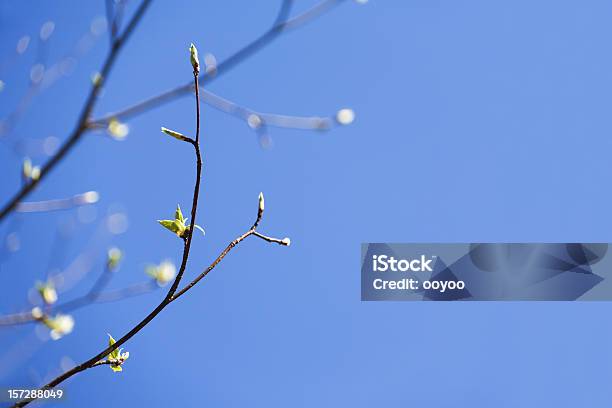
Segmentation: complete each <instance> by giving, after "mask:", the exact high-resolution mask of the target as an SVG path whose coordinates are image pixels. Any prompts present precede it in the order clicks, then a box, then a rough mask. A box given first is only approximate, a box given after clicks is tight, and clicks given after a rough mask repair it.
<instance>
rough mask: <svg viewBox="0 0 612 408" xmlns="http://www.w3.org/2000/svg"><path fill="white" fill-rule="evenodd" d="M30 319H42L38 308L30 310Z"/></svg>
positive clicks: (40, 310)
mask: <svg viewBox="0 0 612 408" xmlns="http://www.w3.org/2000/svg"><path fill="white" fill-rule="evenodd" d="M32 317H33V318H34V319H36V320H38V319H42V317H43V312H42V309H41V308H40V307H38V306H36V307H35V308H33V309H32Z"/></svg>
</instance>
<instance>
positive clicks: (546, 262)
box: [361, 243, 612, 301]
mask: <svg viewBox="0 0 612 408" xmlns="http://www.w3.org/2000/svg"><path fill="white" fill-rule="evenodd" d="M608 245H609V244H607V243H549V244H546V243H461V244H416V243H412V244H384V243H369V244H362V248H361V299H362V300H367V301H373V300H374V301H385V300H391V301H398V300H399V301H415V300H428V301H432V300H438V301H440V300H445V301H449V300H455V301H457V300H463V301H474V300H476V301H479V300H612V279H610V278H611V277H612V257H608V256H606V254H607V252H608Z"/></svg>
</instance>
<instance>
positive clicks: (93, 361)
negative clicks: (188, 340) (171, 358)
mask: <svg viewBox="0 0 612 408" xmlns="http://www.w3.org/2000/svg"><path fill="white" fill-rule="evenodd" d="M198 73H199V72H198V69H197V68H196V66H194V75H193V77H194V86H195V89H196V92H195V99H196V136H195V139H194V140H188V143H190V144H192V145H193V147H194V150H195V154H196V182H195V187H194V192H193V200H192V206H191V223H190V227H189V231H188V233H187V236H186V237H185V238H184V248H183V259H182V262H181V266H180V268H179V272H178V274H177V275H176V278H175V279H174V282H173V283H172V286H171V287H170V289H169V290H168V292H167V293H166V296H165V297H164V299H163V300H162V301H161V302H160V303H159V305H157V307H156V308H155V309H153V311H151V312H150V313H149V314H148V315H147V316H146V317H145V318H144V319H143V320H142V321H140V323H138V324H137V325H136V326H134V327H133V328H132V329H131V330H130V331H129V332H128V333H126V334H125V335H123V336H122V337H121V338H120V339H119V340H117V341H116V342H115V343H114V344H112V345H110V346H108V347H107V348H106V349H104V350H103V351H101V352H99V353H98V354H96V355H95V356H93V357H92V358H90V359H89V360H87V361H85V362H83V363H81V364H79V365H77V366H75V367H73V368H72V369H70V370H68V371H66V372H65V373H63V374H61V375H60V376H58V377H56V378H55V379H53V380H52V381H50V382H49V383H48V384H46V385H45V386H43V387H42V388H41V389H42V390H46V389H51V388H53V387H55V386H57V385H58V384H60V383H62V382H63V381H65V380H66V379H68V378H70V377H72V376H73V375H75V374H77V373H80V372H82V371H85V370H87V369H89V368H92V367H96V366H98V365H101V364H103V363H101V362H100V361H101V360H102V359H103V358H104V357H106V356H108V355H109V354H110V353H111V352H112V351H114V350H116V349H117V348H119V347H120V346H121V345H122V344H124V343H125V342H127V341H128V340H129V339H131V338H132V337H133V336H134V335H136V334H137V333H138V332H140V331H141V330H142V329H143V328H144V327H145V326H146V325H147V324H149V322H151V321H152V320H153V319H154V318H155V317H156V316H157V315H158V314H159V313H161V311H162V310H163V309H165V308H166V306H168V305H169V304H170V303H171V302H173V301H174V300H176V299H178V298H179V297H180V296H181V295H183V294H184V293H185V292H187V291H188V290H189V289H191V288H192V287H193V286H195V284H196V283H198V282H199V281H200V280H201V279H203V278H204V277H205V276H206V275H207V274H208V273H209V272H210V271H211V270H212V269H213V268H214V267H215V266H217V265H218V264H219V263H220V262H221V260H222V259H223V258H224V257H225V256H226V255H227V254H228V253H229V251H230V250H231V249H232V248H234V247H235V246H236V245H237V244H238V243H240V242H241V241H242V240H244V239H245V238H247V237H248V236H250V235H256V236H259V237H264V236H263V235H261V234H258V233H257V234H256V231H255V229H256V228H257V226H258V225H259V222H260V221H261V218H262V217H263V197H261V196H260V204H259V209H258V212H257V218H256V220H255V222H254V223H253V225H252V226H251V228H250V229H249V230H248V231H247V232H246V233H244V234H243V235H241V236H240V237H238V238H237V239H235V240H234V241H232V242H231V243H230V244H229V245H228V246H227V247H226V248H225V249H224V250H223V251H222V252H221V254H220V255H219V256H218V257H217V258H216V259H215V260H214V261H213V263H212V264H211V265H210V266H209V267H208V268H206V269H205V270H204V272H202V273H201V274H200V275H199V276H198V277H196V278H195V279H194V280H193V281H191V282H190V283H189V284H188V285H187V286H185V287H184V288H183V289H181V290H180V291H179V292H177V289H178V286H179V284H180V282H181V279H182V277H183V274H184V272H185V269H186V267H187V261H188V259H189V250H190V247H191V241H192V237H193V230H194V226H195V219H196V212H197V207H198V197H199V187H200V179H201V171H202V159H201V153H200V97H199V91H198V90H199V87H198ZM266 238H267V237H266ZM270 239H271V240H273V241H271V242H276V241H279V242H281V240H276V239H274V238H270ZM266 240H267V239H266ZM282 242H283V243H284V245H288V240H287V239H285V240H282ZM32 401H33V399H27V400H22V401H19V402H18V403H16V404H15V405H14V407H23V406H25V405H27V404H29V403H30V402H32Z"/></svg>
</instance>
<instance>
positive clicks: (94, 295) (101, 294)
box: [0, 270, 159, 326]
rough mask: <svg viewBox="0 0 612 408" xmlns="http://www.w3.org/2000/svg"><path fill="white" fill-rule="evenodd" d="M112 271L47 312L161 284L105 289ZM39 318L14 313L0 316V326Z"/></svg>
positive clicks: (105, 300) (138, 292)
mask: <svg viewBox="0 0 612 408" xmlns="http://www.w3.org/2000/svg"><path fill="white" fill-rule="evenodd" d="M112 273H113V272H110V271H108V270H107V271H105V272H104V273H103V274H102V275H100V277H99V278H98V280H97V281H96V283H95V284H94V285H93V286H92V288H91V289H90V290H89V292H87V293H86V294H84V295H82V296H79V297H77V298H75V299H72V300H68V301H66V302H64V303H58V304H55V305H52V306H51V307H49V309H47V310H45V313H46V314H47V315H51V314H54V313H56V312H71V311H74V310H77V309H81V308H83V307H86V306H89V305H93V304H96V303H108V302H117V301H120V300H124V299H128V298H131V297H134V296H139V295H143V294H145V293H150V292H152V291H153V290H156V289H158V288H159V285H158V284H157V283H156V282H155V280H147V281H145V282H139V283H135V284H133V285H130V286H126V287H124V288H120V289H113V290H106V291H104V290H103V289H104V287H106V285H107V284H108V282H109V280H110V277H111V274H112ZM37 320H38V319H36V318H34V316H33V315H32V312H31V311H25V312H19V313H12V314H8V315H4V316H0V326H16V325H21V324H27V323H34V322H36V321H37Z"/></svg>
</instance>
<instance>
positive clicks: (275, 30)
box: [93, 0, 344, 123]
mask: <svg viewBox="0 0 612 408" xmlns="http://www.w3.org/2000/svg"><path fill="white" fill-rule="evenodd" d="M343 1H344V0H322V1H321V2H319V3H318V4H317V5H315V6H314V7H312V8H310V9H308V10H307V11H305V12H303V13H301V14H299V15H297V16H295V17H293V18H291V19H288V20H282V19H279V17H280V16H283V15H286V13H287V11H288V10H289V8H288V6H287V4H288V3H291V1H290V0H285V1H284V2H283V3H282V5H281V8H280V11H279V13H278V16H277V18H276V19H275V22H274V24H273V25H272V26H271V27H270V28H269V29H268V30H267V31H265V32H264V33H263V34H261V35H260V36H259V37H257V38H256V39H255V40H253V41H251V42H250V43H248V44H247V45H245V46H244V47H242V48H241V49H239V50H238V51H237V52H235V53H234V54H232V55H230V56H229V57H228V58H227V59H225V60H224V61H222V62H220V63H219V64H218V65H217V69H216V71H215V72H216V74H215V75H214V76H210V75H208V74H207V73H203V74H202V75H201V85H202V86H203V85H207V84H209V83H211V82H212V81H214V80H215V79H217V78H218V77H220V76H221V75H223V74H225V73H226V72H229V71H230V70H231V69H232V68H234V67H235V66H236V65H238V64H239V63H241V62H242V61H244V60H245V59H247V58H248V57H250V56H251V55H253V54H255V53H256V52H258V51H260V50H261V49H262V48H264V47H266V46H267V45H269V44H270V43H272V42H273V41H274V40H275V39H276V38H278V37H279V36H280V35H281V34H283V33H285V32H287V31H289V30H293V29H296V28H298V27H301V26H303V25H305V24H307V23H309V22H310V21H312V20H314V19H315V18H317V17H319V16H320V15H321V14H322V13H323V12H326V11H329V10H331V9H332V8H333V7H334V6H337V5H338V4H340V3H342V2H343ZM192 89H193V84H191V83H186V84H184V85H181V86H178V87H176V88H174V89H170V90H168V91H165V92H162V93H160V94H158V95H155V96H153V97H150V98H148V99H145V100H143V101H141V102H138V103H135V104H134V105H131V106H129V107H127V108H124V109H122V110H120V111H117V112H114V113H112V114H111V115H107V116H105V117H103V118H100V119H96V120H94V121H93V123H103V122H105V121H108V120H110V119H111V118H116V119H118V120H125V119H128V118H131V117H134V116H137V115H140V114H142V113H144V112H147V111H149V110H151V109H153V108H156V107H158V106H161V105H164V104H166V103H168V102H170V101H173V100H175V99H176V98H179V97H182V96H185V95H187V94H189V93H190V92H191V91H192Z"/></svg>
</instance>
